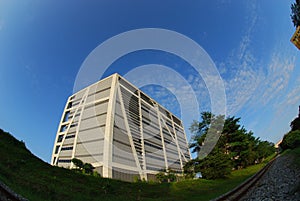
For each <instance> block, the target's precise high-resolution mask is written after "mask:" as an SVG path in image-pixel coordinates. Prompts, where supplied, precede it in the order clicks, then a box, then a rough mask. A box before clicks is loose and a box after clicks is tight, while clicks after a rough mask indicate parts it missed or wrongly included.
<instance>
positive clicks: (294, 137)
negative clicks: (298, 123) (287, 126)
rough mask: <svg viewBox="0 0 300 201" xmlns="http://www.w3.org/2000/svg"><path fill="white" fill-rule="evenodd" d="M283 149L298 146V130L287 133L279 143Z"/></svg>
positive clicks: (299, 145)
mask: <svg viewBox="0 0 300 201" xmlns="http://www.w3.org/2000/svg"><path fill="white" fill-rule="evenodd" d="M280 147H281V148H282V149H283V150H286V149H294V148H297V147H300V130H296V131H291V132H289V133H287V134H286V135H285V136H284V137H283V140H282V142H281V144H280Z"/></svg>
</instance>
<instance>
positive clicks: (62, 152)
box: [51, 74, 191, 181]
mask: <svg viewBox="0 0 300 201" xmlns="http://www.w3.org/2000/svg"><path fill="white" fill-rule="evenodd" d="M72 158H78V159H80V160H82V161H83V162H85V163H91V164H92V165H93V166H94V167H95V170H96V171H97V172H99V173H100V174H101V175H102V176H103V177H108V178H115V179H120V180H125V181H133V179H134V178H139V179H145V180H154V179H155V174H156V173H157V172H158V171H160V170H162V169H172V170H173V171H175V172H177V173H179V174H180V173H182V171H183V165H184V163H185V162H187V161H188V160H190V158H191V155H190V152H189V149H188V144H187V140H186V135H185V133H184V129H183V125H182V122H181V120H180V119H179V118H177V117H176V116H174V115H173V114H171V113H170V112H169V111H167V110H166V109H165V108H163V107H162V106H161V105H159V104H158V103H157V102H156V101H155V100H153V99H151V98H150V97H149V96H147V95H146V94H145V93H144V92H142V91H141V90H139V89H138V88H136V87H135V86H133V85H132V84H130V83H129V82H128V81H126V80H125V79H124V78H122V77H121V76H120V75H118V74H113V75H111V76H109V77H107V78H105V79H103V80H100V81H98V82H97V83H95V84H92V85H90V86H88V87H86V88H85V89H82V90H81V91H79V92H77V93H75V94H73V95H72V96H70V97H69V98H68V101H67V103H66V106H65V109H64V112H63V114H62V117H61V121H60V124H59V127H58V131H57V135H56V139H55V143H54V148H53V154H52V159H51V164H52V165H57V166H62V167H65V168H73V166H74V165H73V163H72V162H71V160H72Z"/></svg>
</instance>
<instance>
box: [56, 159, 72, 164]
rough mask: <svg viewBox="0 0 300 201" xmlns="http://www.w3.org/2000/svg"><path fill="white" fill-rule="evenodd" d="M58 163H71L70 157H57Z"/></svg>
mask: <svg viewBox="0 0 300 201" xmlns="http://www.w3.org/2000/svg"><path fill="white" fill-rule="evenodd" d="M58 162H59V163H71V160H70V159H58Z"/></svg>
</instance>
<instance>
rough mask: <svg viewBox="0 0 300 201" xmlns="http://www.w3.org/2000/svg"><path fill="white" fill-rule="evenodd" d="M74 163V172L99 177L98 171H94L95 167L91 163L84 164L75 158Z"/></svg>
mask: <svg viewBox="0 0 300 201" xmlns="http://www.w3.org/2000/svg"><path fill="white" fill-rule="evenodd" d="M72 163H73V164H74V165H75V168H74V169H73V170H74V171H77V172H81V173H83V174H88V175H93V176H97V177H98V176H99V177H100V174H99V173H98V172H96V171H94V169H95V168H94V167H93V165H92V164H90V163H84V162H82V161H81V160H80V159H78V158H73V159H72Z"/></svg>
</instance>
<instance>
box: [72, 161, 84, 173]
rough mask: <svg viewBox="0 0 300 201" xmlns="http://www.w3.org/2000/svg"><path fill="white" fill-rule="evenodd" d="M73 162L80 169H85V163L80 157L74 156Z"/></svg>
mask: <svg viewBox="0 0 300 201" xmlns="http://www.w3.org/2000/svg"><path fill="white" fill-rule="evenodd" d="M72 163H73V164H74V165H75V166H76V167H77V169H79V170H82V169H83V165H84V163H83V162H82V160H80V159H78V158H73V159H72Z"/></svg>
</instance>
